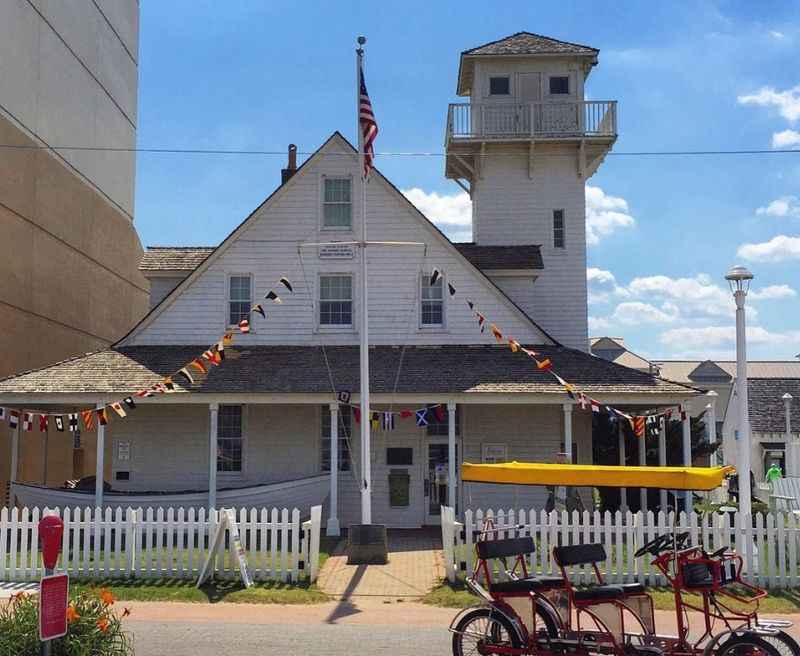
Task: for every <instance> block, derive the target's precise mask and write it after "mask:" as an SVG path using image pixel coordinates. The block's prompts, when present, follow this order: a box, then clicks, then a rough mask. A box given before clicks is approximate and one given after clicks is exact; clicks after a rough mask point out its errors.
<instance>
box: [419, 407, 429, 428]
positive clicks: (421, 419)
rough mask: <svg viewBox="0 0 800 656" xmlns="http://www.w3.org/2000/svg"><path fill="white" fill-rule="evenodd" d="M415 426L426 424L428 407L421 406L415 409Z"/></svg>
mask: <svg viewBox="0 0 800 656" xmlns="http://www.w3.org/2000/svg"><path fill="white" fill-rule="evenodd" d="M416 415H417V426H427V425H428V408H422V409H420V410H417V412H416Z"/></svg>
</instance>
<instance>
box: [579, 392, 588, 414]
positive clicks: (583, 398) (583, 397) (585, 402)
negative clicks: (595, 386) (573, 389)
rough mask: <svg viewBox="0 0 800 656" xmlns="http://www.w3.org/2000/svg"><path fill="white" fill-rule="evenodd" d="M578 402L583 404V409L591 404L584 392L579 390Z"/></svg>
mask: <svg viewBox="0 0 800 656" xmlns="http://www.w3.org/2000/svg"><path fill="white" fill-rule="evenodd" d="M578 403H580V404H581V410H586V406H587V405H588V404H589V399H588V398H587V397H586V394H584V393H583V392H578Z"/></svg>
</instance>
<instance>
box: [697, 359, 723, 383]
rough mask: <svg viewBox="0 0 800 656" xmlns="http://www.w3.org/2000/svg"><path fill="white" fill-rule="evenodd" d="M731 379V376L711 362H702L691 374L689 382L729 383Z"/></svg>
mask: <svg viewBox="0 0 800 656" xmlns="http://www.w3.org/2000/svg"><path fill="white" fill-rule="evenodd" d="M731 379H732V376H731V374H729V373H728V372H727V371H725V370H724V369H723V368H722V367H720V366H719V365H718V364H716V363H715V362H712V361H711V360H705V361H703V362H701V363H700V364H698V365H697V366H696V367H695V368H694V369H693V370H692V371H691V372H690V373H689V380H693V381H695V382H701V381H702V382H707V381H713V382H728V381H730V380H731Z"/></svg>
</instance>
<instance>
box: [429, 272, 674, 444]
mask: <svg viewBox="0 0 800 656" xmlns="http://www.w3.org/2000/svg"><path fill="white" fill-rule="evenodd" d="M441 277H442V271H441V270H440V269H438V268H434V269H433V273H431V277H430V284H431V286H433V285H435V284H436V282H437V281H438V280H439V279H440V278H441ZM447 289H448V291H449V293H450V296H455V295H456V294H457V290H456V288H455V286H454V285H453V283H452V282H450V281H448V283H447ZM465 302H466V304H467V307H468V308H469V310H470V312H472V315H473V317H474V318H475V320H476V321H477V322H478V327H479V328H480V331H481V332H484V331H485V330H486V325H487V319H486V315H485V314H483V313H482V312H481V311H480V310H478V309H477V308H476V304H475V302H474V301H473V300H472V299H470V298H466V299H465ZM488 325H489V331H490V332H491V333H492V336H493V337H494V338H495V341H496V342H497V343H498V344H504V345H506V346H508V348H509V349H511V352H512V353H524V354H525V355H527V356H528V357H529V358H531V359H532V360H533V361H534V362H535V363H536V368H537V369H538V370H539V371H547V372H549V373H550V374H551V375H552V376H553V377H554V378H555V379H556V380H557V381H558V383H559V385H561V387H562V388H563V389H564V391H565V392H566V393H567V396H569V398H571V399H573V400H574V401H577V402H578V405H579V406H580V408H581V409H582V410H591V411H592V412H596V413H603V414H607V415H609V417H610V418H611V419H612V420H618V419H624V420H626V421H627V422H628V423H629V424H630V427H631V430H632V431H633V434H634V435H635V436H636V437H638V438H643V437H645V436H646V434H647V432H648V430H649V431H658V430H659V429H660V427H661V426H662V425H663V424H664V422H665V421H668V420H669V419H670V418H671V417H672V414H673V412H674V411H675V408H667V409H666V410H661V411H658V410H655V411H648V412H646V413H644V414H643V415H636V416H633V415H630V414H627V413H625V412H622V410H619V409H617V408H614V407H612V406H610V405H607V404H605V403H601V402H600V401H598V400H596V399H593V398H590V397H588V396H586V394H584V393H583V392H581V391H579V390H577V389H576V387H575V385H573V384H572V383H570V382H568V381H566V380H565V379H564V378H562V377H561V376H559V375H558V373H557V372H556V371H554V370H553V363H552V361H551V360H550V358H548V357H546V356H545V357H543V356H542V355H541V354H539V353H537V352H536V351H534V350H532V349H528V348H525V347H524V346H522V344H520V343H519V342H518V341H517V340H516V339H514V338H513V337H510V336H507V335H504V334H503V331H502V330H501V329H500V328H499V327H498V326H497V324H495V323H492V322H491V321H489V322H488ZM677 414H678V415H679V416H680V419H681V420H685V419H686V417H687V413H686V409H685V408H684V407H683V406H680V405H679V406H678V407H677Z"/></svg>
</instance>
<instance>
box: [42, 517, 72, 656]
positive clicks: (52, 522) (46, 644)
mask: <svg viewBox="0 0 800 656" xmlns="http://www.w3.org/2000/svg"><path fill="white" fill-rule="evenodd" d="M63 537H64V522H63V521H61V518H60V517H58V516H56V515H47V516H45V517H42V519H41V520H40V521H39V540H40V541H41V544H42V563H43V564H44V576H43V577H42V582H41V583H40V585H39V635H40V636H41V637H42V650H41V654H42V656H49V654H50V640H51V639H52V638H55V637H58V636H61V635H64V633H65V632H66V616H67V598H68V592H67V590H68V586H69V582H68V581H67V580H66V579H67V577H66V575H64V576H63V577H54V576H52V574H53V570H54V569H55V568H56V563H57V562H58V554H59V553H60V552H61V540H62V538H63ZM45 582H47V588H45ZM62 583H63V586H62ZM62 607H63V608H62ZM46 611H47V612H46ZM59 627H60V628H59Z"/></svg>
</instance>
